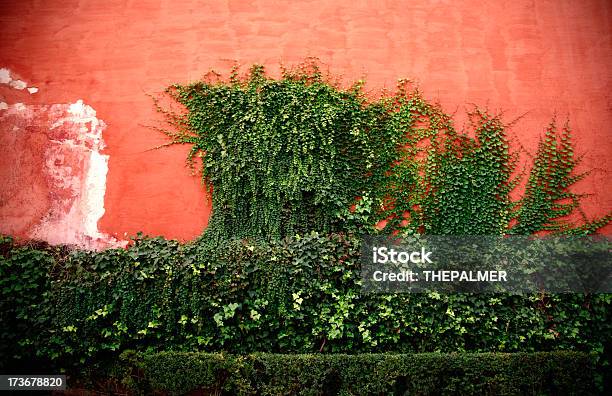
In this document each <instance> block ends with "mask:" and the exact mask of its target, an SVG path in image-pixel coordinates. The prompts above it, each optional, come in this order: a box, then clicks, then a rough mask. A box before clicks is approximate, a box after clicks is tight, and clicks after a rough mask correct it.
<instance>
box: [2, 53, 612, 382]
mask: <svg viewBox="0 0 612 396" xmlns="http://www.w3.org/2000/svg"><path fill="white" fill-rule="evenodd" d="M328 81H329V79H327V78H324V77H323V75H322V74H321V73H320V71H319V69H318V68H317V67H316V65H314V64H310V65H306V66H303V67H301V68H298V69H296V70H293V71H287V70H286V71H284V72H283V75H282V78H281V79H279V80H273V79H271V78H269V77H267V76H266V75H265V74H264V73H263V70H262V69H261V68H260V67H254V68H253V69H252V70H251V72H250V73H249V74H248V75H247V76H246V77H245V78H239V77H238V75H237V71H235V72H234V73H233V74H232V76H231V77H230V79H229V81H227V82H225V81H216V82H215V81H207V82H197V83H194V84H191V85H187V86H181V85H176V86H173V87H171V88H170V89H169V91H168V92H169V93H170V94H171V96H172V97H173V98H174V99H176V100H177V101H178V102H180V103H181V104H182V105H184V106H185V107H186V110H187V111H186V112H185V113H181V112H178V113H177V112H173V111H167V110H165V109H163V108H162V107H161V105H159V104H158V109H159V110H160V111H163V112H164V113H165V114H166V116H167V120H168V121H169V122H170V123H171V125H172V127H173V129H172V130H170V131H169V130H165V132H166V133H167V134H168V135H169V136H170V137H171V138H172V140H171V142H170V143H171V144H173V143H186V144H190V145H192V150H191V152H190V156H189V159H190V161H192V160H194V158H195V157H196V156H198V155H200V156H202V157H203V162H202V175H203V178H204V180H205V181H206V182H207V183H208V186H209V187H210V188H211V190H212V201H213V209H214V210H213V215H212V218H211V221H210V224H209V227H208V229H207V231H206V232H205V234H204V235H203V237H202V238H200V239H198V240H196V241H194V242H192V243H188V244H179V243H178V242H176V241H168V240H164V239H162V238H154V239H150V238H142V237H138V238H136V239H135V240H134V241H133V245H132V246H131V247H129V248H128V249H108V250H106V251H101V252H87V251H79V250H67V249H64V248H50V247H42V246H17V245H15V244H14V243H13V241H12V240H11V239H10V238H2V239H0V260H1V261H0V293H1V294H0V358H1V360H0V366H1V367H2V368H3V369H4V370H6V369H7V367H17V366H14V365H15V364H25V365H30V364H31V362H33V361H38V362H39V363H40V364H42V365H43V367H53V368H57V369H59V368H62V369H67V370H72V371H77V372H81V373H82V371H83V370H98V369H101V368H103V367H105V366H108V365H109V364H110V363H114V362H116V360H117V357H118V356H119V354H120V353H121V352H122V351H125V350H133V351H135V352H136V353H137V354H140V353H145V354H146V355H144V356H145V357H144V358H143V359H144V360H142V362H141V363H139V364H141V365H142V366H141V368H142V370H144V371H145V372H147V373H148V374H147V375H148V376H149V377H147V379H148V380H149V381H150V382H151V384H152V385H154V386H155V387H157V386H159V387H160V388H162V389H168V390H174V391H182V390H186V389H187V388H189V389H191V386H193V385H198V386H200V385H204V386H206V385H207V384H209V385H210V386H218V385H219V383H218V381H219V380H221V379H223V378H228V377H227V375H230V374H231V375H233V374H232V373H234V371H235V370H237V371H236V373H238V374H236V375H237V377H235V380H236V381H235V382H231V386H239V388H232V390H238V389H242V388H240V386H242V385H244V386H252V387H255V388H256V389H260V390H261V392H264V393H265V392H269V393H274V391H275V389H280V388H283V389H284V388H285V387H287V388H289V389H293V388H292V387H296V386H298V385H297V384H296V383H295V381H297V380H298V379H296V377H295V376H291V375H285V374H283V371H282V370H281V368H285V369H287V370H289V371H290V370H294V371H295V370H298V371H296V372H299V373H300V376H301V377H298V378H301V380H302V381H304V383H303V386H304V387H305V388H304V389H306V390H311V391H312V392H311V393H312V394H318V393H320V392H321V390H327V389H326V388H325V387H327V386H328V385H329V386H337V387H339V388H338V389H344V390H345V391H347V392H353V393H354V394H359V393H368V392H369V391H370V390H373V391H375V392H376V391H377V389H383V390H381V392H382V391H384V390H385V389H388V388H386V387H387V386H399V387H400V388H401V387H407V388H408V389H411V390H413V391H415V392H417V393H419V392H421V393H424V394H427V393H431V392H432V389H434V388H432V387H437V386H440V387H442V388H440V389H442V391H443V392H446V391H448V392H453V391H460V392H465V393H480V392H482V391H484V392H487V391H490V392H492V393H510V394H511V393H516V392H515V391H516V390H517V389H518V390H519V391H520V392H522V391H523V390H525V391H527V392H530V391H532V392H533V393H538V392H540V391H542V392H548V391H549V390H554V391H556V390H557V389H560V388H559V387H560V386H565V385H564V384H567V383H568V378H570V376H571V375H574V374H573V373H575V369H576V368H577V367H579V366H578V364H580V365H581V366H585V365H586V366H588V364H587V363H586V362H582V360H581V359H584V355H573V354H567V355H563V354H561V355H555V356H556V357H555V358H554V359H548V360H541V358H540V357H538V356H548V355H515V356H508V355H487V356H488V358H487V359H488V360H486V359H485V360H483V358H478V357H470V356H464V355H457V356H455V355H453V356H441V355H431V356H429V355H427V356H423V357H414V359H407V358H405V357H401V356H398V355H389V356H388V357H387V356H386V355H362V356H360V357H356V358H354V359H353V358H349V357H346V356H329V357H325V356H323V357H315V356H294V357H283V356H281V355H257V356H248V357H242V358H241V357H231V358H230V357H226V356H225V355H223V356H222V355H175V354H172V353H169V354H166V355H164V354H155V353H157V352H162V351H175V352H177V351H180V352H187V351H191V352H192V351H200V352H205V353H215V352H223V353H232V354H240V355H245V354H251V353H257V352H269V353H282V354H284V353H299V354H303V353H318V352H333V353H372V352H375V353H379V352H392V353H422V352H533V351H558V350H576V351H584V352H590V353H593V354H592V355H591V357H592V358H593V361H594V362H595V364H596V365H597V367H598V372H599V378H601V376H602V375H603V374H605V373H607V371H606V370H608V368H607V366H606V365H607V364H608V362H609V360H610V359H609V354H610V344H609V343H610V340H611V339H612V337H611V335H612V331H611V330H612V320H611V319H612V318H611V312H612V311H611V310H610V303H611V301H612V296H610V295H605V294H599V295H583V294H573V295H569V294H568V295H544V294H539V295H508V294H488V295H484V294H482V295H470V294H448V295H441V294H438V293H424V294H395V295H393V294H387V295H365V294H362V293H361V291H362V289H361V279H360V261H359V253H360V243H361V241H360V236H362V235H363V234H368V233H377V232H382V233H390V232H396V231H397V232H399V233H400V234H415V233H425V234H437V235H502V234H527V235H529V234H533V233H537V232H539V231H553V232H558V233H570V234H572V233H573V234H588V233H591V232H593V231H594V230H595V229H596V228H598V227H601V226H602V225H604V224H606V223H607V222H608V221H609V220H610V216H606V217H604V218H602V219H598V220H593V221H588V220H587V219H583V221H582V222H581V223H578V222H575V221H574V220H572V219H573V218H571V217H570V218H568V217H566V216H567V215H571V214H572V213H573V212H574V211H575V210H576V209H578V207H579V203H580V198H581V196H580V195H578V194H575V193H573V192H572V190H571V187H572V184H573V183H574V182H576V181H578V180H580V178H581V177H583V175H576V174H575V167H576V164H577V160H576V159H575V158H574V154H573V148H572V145H571V141H570V133H569V129H568V128H564V129H563V131H561V132H559V131H557V129H556V127H555V125H554V123H553V124H552V125H551V127H550V128H549V129H548V131H547V133H546V135H545V137H544V139H543V140H542V142H541V143H540V147H539V150H538V152H537V153H536V156H535V159H534V162H533V165H532V167H531V170H530V172H529V177H528V180H527V187H526V190H525V193H524V194H523V196H522V198H521V199H519V200H518V201H513V200H512V199H511V198H510V196H511V195H510V193H511V191H512V190H513V189H514V187H515V186H516V185H517V184H518V183H519V178H518V177H516V176H515V173H516V172H515V166H516V163H517V161H518V155H517V153H513V152H512V151H511V150H510V147H509V144H508V141H507V138H506V126H505V125H504V124H503V122H502V120H501V118H500V117H499V116H495V115H490V114H488V113H486V112H483V111H480V110H477V109H476V110H474V112H473V113H472V114H471V115H470V116H471V121H472V127H473V128H472V129H473V130H472V131H471V132H465V133H463V132H457V131H456V130H455V129H454V127H453V124H452V120H451V118H450V117H449V116H448V115H446V114H444V113H443V112H442V110H441V109H440V108H439V107H438V106H436V105H433V104H431V103H428V102H427V101H425V100H424V99H423V98H422V96H421V95H420V94H419V93H418V92H417V91H412V90H410V89H409V87H408V84H407V83H406V82H401V83H400V84H399V86H398V89H397V91H396V92H395V93H394V94H393V95H390V96H385V97H382V98H380V99H379V100H371V99H368V98H367V96H366V95H365V94H364V93H363V92H362V90H361V84H356V85H354V86H353V87H351V88H349V89H342V88H340V87H338V86H336V85H333V84H331V83H329V82H328ZM351 206H352V207H351ZM381 220H385V221H386V226H385V227H384V228H383V229H382V230H378V229H376V228H375V227H374V225H375V224H376V223H377V222H379V221H381ZM176 356H181V357H184V361H183V360H182V358H178V359H177V358H176ZM551 356H552V355H551ZM557 357H559V359H560V360H559V359H557ZM489 358H490V359H489ZM419 359H422V360H419ZM579 360H580V361H581V363H577V362H578V361H579ZM306 361H307V362H308V363H312V364H313V367H314V368H313V369H312V370H313V371H312V372H304V371H305V370H303V368H302V367H303V365H304V364H305V363H304V362H306ZM522 361H524V364H525V367H524V368H522V367H518V366H520V364H519V362H522ZM198 362H202V365H203V366H202V367H199V366H198V367H199V368H198V367H196V368H194V370H200V371H198V372H200V373H201V374H199V377H197V378H193V380H192V379H191V378H189V377H187V376H179V377H177V379H176V381H178V382H174V383H170V382H168V381H170V380H171V379H170V377H168V375H169V372H167V373H165V374H162V373H161V371H163V370H166V369H167V368H168V367H172V370H178V369H179V368H180V367H181V366H180V365H182V364H184V365H186V367H185V368H184V369H185V370H191V369H190V368H189V367H195V366H194V365H198V364H200V363H198ZM377 362H380V364H379V363H377ZM572 362H573V363H572ZM425 363H427V364H431V365H432V367H433V369H434V370H440V371H439V373H440V375H443V376H444V380H448V382H444V383H433V384H432V383H431V381H430V379H428V378H430V377H428V376H429V375H430V374H429V373H423V375H424V376H425V377H418V374H414V371H415V370H417V369H418V368H419V367H420V366H419V365H420V364H425ZM486 364H489V365H490V366H486V367H485V366H483V365H486ZM574 364H575V365H574ZM177 365H178V366H177ZM368 365H379V366H376V367H380V371H379V372H372V371H371V370H365V369H364V368H363V367H365V366H368ZM83 367H84V368H85V369H84V368H83ZM217 367H223V370H225V371H224V374H223V375H219V373H218V372H216V371H215V370H217ZM340 367H342V368H343V369H342V370H340ZM344 368H345V369H344ZM147 370H148V371H147ZM160 370H161V371H160ZM211 370H212V371H211ZM232 370H234V371H232ZM244 370H247V371H248V372H244ZM249 370H250V371H249ZM330 370H331V371H330ZM364 370H365V371H366V376H363V375H364ZM483 370H484V371H483ZM557 371H559V372H557ZM483 373H484V374H485V375H488V377H482V378H481V376H482V375H483ZM530 373H531V374H533V375H531V376H530V375H529V374H530ZM408 374H410V375H411V376H415V377H414V378H422V383H420V385H417V383H416V382H411V381H413V380H409V379H408V377H407V375H408ZM583 374H584V375H585V376H586V377H588V376H589V375H590V373H588V372H587V373H586V374H585V373H583ZM231 375H230V377H231ZM576 375H578V374H576ZM585 376H578V377H577V378H578V379H577V384H576V386H577V387H578V388H569V389H570V390H572V389H581V388H580V387H582V386H588V384H587V383H588V381H587V380H586V379H585V378H586V377H585ZM463 377H465V378H464V379H463ZM232 378H234V377H232ZM411 378H412V377H411ZM541 378H546V380H545V382H544V383H540V379H541ZM468 379H470V381H471V380H472V379H473V380H474V381H475V382H474V385H473V386H474V387H470V386H471V385H470V383H469V381H468ZM477 379H478V380H477ZM481 379H482V380H481ZM557 379H558V381H559V382H555V381H557ZM370 380H371V382H368V381H370ZM583 380H584V381H586V382H583ZM215 381H217V382H215ZM232 381H233V380H232ZM253 381H254V382H253ZM326 381H327V382H326ZM330 381H331V382H330ZM366 382H368V383H366ZM228 384H230V382H228ZM241 384H242V385H241ZM393 384H395V385H393ZM398 384H399V385H398ZM538 384H539V385H538ZM585 384H587V385H585ZM353 385H354V386H355V387H359V388H351V386H353ZM228 386H230V385H228ZM347 386H348V387H349V388H347ZM419 386H420V387H419ZM567 386H570V387H571V386H572V385H571V384H569V385H567ZM260 387H261V388H260ZM270 387H272V388H270ZM274 387H277V388H274ZM379 387H380V388H379ZM414 387H417V388H414ZM402 389H403V388H402ZM435 389H438V388H435ZM442 391H441V392H442ZM555 393H556V392H555Z"/></svg>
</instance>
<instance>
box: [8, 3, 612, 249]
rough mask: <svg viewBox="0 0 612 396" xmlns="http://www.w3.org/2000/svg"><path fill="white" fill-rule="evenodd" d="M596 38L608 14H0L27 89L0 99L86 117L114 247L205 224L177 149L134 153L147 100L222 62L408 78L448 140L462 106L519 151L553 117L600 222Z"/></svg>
mask: <svg viewBox="0 0 612 396" xmlns="http://www.w3.org/2000/svg"><path fill="white" fill-rule="evenodd" d="M611 33H612V2H610V1H609V0H583V1H575V0H548V1H546V0H503V1H502V0H496V1H480V0H464V1H451V0H448V1H445V0H429V1H426V0H416V1H390V0H389V1H361V0H351V1H345V0H342V1H265V0H255V1H237V0H235V1H221V0H217V1H193V0H191V1H190V0H172V1H170V0H139V1H135V0H105V1H97V0H91V1H88V0H72V1H69V0H36V1H32V0H21V1H12V0H0V38H1V39H0V67H7V68H9V69H10V70H11V71H13V72H15V73H17V74H18V75H19V76H20V77H22V78H23V79H26V80H27V81H28V82H29V83H31V84H33V85H35V86H36V87H38V88H39V89H40V91H39V92H38V93H37V94H35V95H29V96H28V95H25V94H19V95H21V96H19V97H16V96H15V95H17V94H12V93H8V92H4V91H1V90H0V95H4V99H5V101H7V100H13V101H17V100H19V101H23V102H25V103H27V104H50V103H73V102H75V101H76V100H78V99H82V100H83V101H84V102H85V103H87V104H88V105H90V106H92V107H93V108H94V109H95V110H96V111H97V117H98V118H100V119H101V120H104V122H105V123H106V124H107V128H106V130H105V131H104V140H105V141H106V144H107V148H106V149H105V150H104V151H103V152H104V153H105V154H108V155H109V156H110V161H109V172H108V176H107V184H106V195H105V200H104V202H105V208H106V212H105V214H104V216H103V217H102V218H101V220H100V222H99V224H98V226H99V228H100V230H101V231H103V232H106V233H108V234H111V235H116V236H117V237H119V238H122V237H123V236H124V233H128V234H134V233H136V232H137V231H141V230H142V231H144V232H146V233H149V234H151V235H160V234H161V235H164V236H166V237H174V238H180V239H189V238H192V237H194V236H196V235H198V234H199V233H200V232H201V231H202V229H203V228H204V227H205V225H206V223H207V221H208V217H209V213H210V206H209V203H208V202H207V200H206V199H205V193H204V189H203V187H202V185H201V183H200V180H199V179H198V178H197V177H193V176H191V175H190V173H189V171H188V169H187V168H186V167H185V163H184V159H185V154H186V150H187V148H186V147H174V148H170V149H165V150H154V151H151V150H150V149H151V148H153V147H155V146H156V145H158V144H160V143H163V142H164V139H163V137H162V136H161V135H158V134H156V133H154V132H152V131H151V130H150V129H148V128H146V127H145V126H144V125H146V124H150V123H151V122H152V120H155V119H156V118H157V115H156V114H155V112H154V110H153V106H152V103H151V100H150V98H149V97H147V96H146V94H147V93H154V92H158V91H161V90H162V89H163V88H164V87H166V86H167V85H169V84H170V83H173V82H187V81H191V80H195V79H198V78H199V77H200V76H202V75H203V74H204V73H205V72H206V71H208V70H209V69H210V68H211V67H212V68H215V69H217V70H219V71H227V70H228V69H229V67H230V66H231V60H237V61H239V62H240V63H241V64H243V65H248V64H251V63H253V62H259V63H263V64H265V65H269V66H271V67H272V68H274V67H276V66H277V65H278V64H279V62H285V63H288V64H292V63H296V62H299V61H300V60H302V59H303V58H304V57H306V56H316V57H319V58H320V59H321V60H322V61H323V62H324V63H326V64H328V65H329V66H330V68H331V70H332V72H334V73H339V74H342V75H343V76H344V77H345V78H346V79H347V80H354V79H358V78H361V77H366V79H367V81H368V87H370V88H375V89H378V88H381V87H385V86H386V87H389V88H392V87H393V86H394V85H395V81H396V80H397V79H398V78H400V77H407V78H411V79H413V80H415V81H417V82H418V83H419V85H420V87H421V88H422V90H423V91H424V93H425V95H426V96H427V97H429V98H431V99H434V100H439V101H440V102H441V104H442V105H443V106H444V107H445V108H446V109H447V110H448V111H450V112H455V111H456V112H457V120H458V123H459V124H458V125H459V126H460V125H461V123H462V122H463V120H464V119H465V117H464V116H463V113H464V108H465V105H466V104H469V103H476V104H481V105H488V106H489V108H490V109H501V110H504V111H505V114H506V119H508V120H511V119H513V118H515V117H518V116H520V115H523V114H524V117H523V118H522V119H521V120H520V121H519V122H518V123H517V124H516V125H515V126H514V127H513V130H512V131H513V132H512V133H513V134H514V135H515V136H517V137H518V138H519V140H520V141H521V142H522V144H523V145H524V146H525V147H527V148H528V149H529V150H532V151H535V143H536V141H537V138H538V136H539V134H541V133H542V131H543V128H544V127H545V126H546V124H547V123H548V122H549V121H550V119H551V117H552V115H553V114H554V113H555V112H556V113H557V114H558V116H559V117H560V118H565V117H569V118H570V120H571V124H572V125H573V127H574V130H575V132H576V140H577V147H578V149H579V152H582V153H584V154H585V160H584V165H585V167H590V168H595V170H594V172H593V173H592V175H591V176H590V177H589V178H588V180H586V181H584V182H581V184H580V185H579V186H578V187H579V190H581V191H585V192H592V193H593V194H594V195H593V196H591V197H589V198H588V199H587V200H586V202H585V211H586V213H587V215H589V216H594V215H602V214H605V213H607V212H610V211H612V195H611V194H610V191H609V188H610V186H611V185H612V174H611V173H610V170H611V164H612V160H611V159H610V153H611V152H612V127H611V126H612V107H611V106H612V105H611V103H612V102H611V92H612V74H611V72H610V67H611V66H612V38H611V37H612V34H611ZM11 95H12V96H11ZM0 150H1V149H0ZM4 150H9V148H7V147H5V148H4ZM3 166H4V165H3ZM0 188H3V187H0ZM4 188H8V187H4ZM28 199H30V200H31V204H32V205H33V206H36V204H37V202H38V200H40V201H44V199H45V198H44V197H41V196H40V195H38V196H37V195H36V194H32V195H31V196H30V198H28ZM26 204H27V202H26ZM611 232H612V228H611V227H607V228H606V233H611Z"/></svg>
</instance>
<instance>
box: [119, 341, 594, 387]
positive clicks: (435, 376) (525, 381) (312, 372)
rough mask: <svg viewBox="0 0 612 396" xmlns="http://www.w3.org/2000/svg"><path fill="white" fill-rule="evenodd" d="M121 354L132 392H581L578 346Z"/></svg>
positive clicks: (583, 367) (582, 360) (583, 380)
mask: <svg viewBox="0 0 612 396" xmlns="http://www.w3.org/2000/svg"><path fill="white" fill-rule="evenodd" d="M125 355H127V356H129V357H128V358H127V359H124V361H125V362H127V363H128V365H127V367H128V368H131V370H130V371H129V372H130V373H132V374H135V375H134V376H132V377H129V379H128V382H129V383H130V384H131V386H132V387H133V389H134V390H136V391H137V393H151V392H164V393H166V392H167V393H170V394H185V393H188V392H190V391H195V390H201V391H203V392H204V394H228V395H248V394H258V395H383V394H384V395H404V394H410V395H448V394H453V395H454V394H462V395H517V394H524V395H542V394H550V395H584V394H593V393H594V392H596V388H595V383H594V378H593V370H592V368H593V367H592V361H591V359H590V357H589V356H588V355H587V354H585V353H579V352H564V351H558V352H538V353H512V354H508V353H479V354H474V353H460V354H443V353H424V354H390V353H387V354H358V355H345V354H301V355H283V354H252V355H224V354H210V353H188V352H160V353H155V354H144V355H133V354H129V355H128V354H125Z"/></svg>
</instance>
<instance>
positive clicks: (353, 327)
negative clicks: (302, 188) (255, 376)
mask: <svg viewBox="0 0 612 396" xmlns="http://www.w3.org/2000/svg"><path fill="white" fill-rule="evenodd" d="M25 252H28V254H25ZM359 254H360V243H359V239H358V238H356V237H351V236H343V235H339V234H330V235H319V234H316V233H311V234H308V235H305V236H302V237H294V238H286V239H283V240H280V241H272V242H261V241H260V242H256V241H249V240H235V241H228V242H226V243H225V244H222V245H215V246H211V245H210V244H209V243H207V242H206V241H196V242H194V243H191V244H186V245H181V244H179V243H178V242H175V241H167V240H164V239H161V238H154V239H149V238H138V239H136V240H135V241H134V245H133V246H131V247H130V248H129V249H109V250H106V251H102V252H85V251H72V252H70V254H68V255H53V254H51V253H49V251H44V250H42V251H41V250H37V249H28V248H21V247H11V248H10V249H6V248H5V255H4V256H3V259H2V260H3V261H2V263H0V268H2V271H4V272H5V273H6V272H7V271H14V273H15V274H16V275H15V276H17V277H18V278H19V277H20V278H26V277H29V276H30V275H27V274H28V272H29V271H31V266H32V264H31V263H30V262H31V259H32V257H42V258H44V260H41V261H38V262H37V265H36V269H37V273H38V274H40V276H39V275H36V279H39V278H40V279H46V281H45V282H44V283H43V284H42V286H41V287H39V288H32V289H31V291H29V292H28V294H27V298H28V301H31V303H28V304H27V305H24V306H23V308H22V306H21V305H16V304H15V302H16V301H21V300H20V299H23V298H24V293H23V292H22V291H21V290H17V289H16V288H15V287H5V288H3V295H2V314H3V317H2V319H3V320H2V323H1V325H0V326H1V327H2V329H1V331H0V334H2V337H3V339H2V340H1V341H2V344H3V346H4V347H5V348H7V349H9V351H8V353H7V354H3V356H2V357H3V359H8V358H9V357H11V356H19V357H20V358H21V360H22V361H23V360H26V361H31V360H35V359H37V358H38V359H42V360H44V361H46V362H50V363H51V364H52V365H54V366H55V367H64V368H66V369H70V370H77V371H78V370H80V367H90V368H92V369H93V368H95V367H98V366H97V365H99V367H102V366H103V365H104V364H105V362H106V363H108V362H112V361H113V360H115V359H116V356H117V355H118V354H119V353H120V352H121V351H123V350H126V349H131V350H135V351H141V352H142V351H145V352H147V351H148V352H156V351H166V350H174V351H204V352H229V353H236V354H247V353H253V352H273V353H313V352H333V353H371V352H394V353H417V352H466V351H469V352H497V351H499V352H519V351H521V352H531V351H550V350H581V351H585V352H594V353H595V354H596V355H597V356H598V359H599V360H600V363H601V364H604V363H605V361H607V358H606V357H605V356H606V354H607V353H609V349H608V348H609V347H610V345H609V344H608V343H609V340H610V339H611V338H612V337H611V334H612V332H611V328H612V320H611V319H612V318H611V317H610V316H611V314H610V312H612V311H611V310H610V302H611V296H610V295H605V294H600V295H579V294H574V295H569V294H568V295H524V296H520V295H501V294H500V295H498V294H488V295H487V294H482V295H470V294H453V295H440V294H437V293H428V294H397V295H362V294H361V293H360V291H361V287H360V283H361V276H360V272H359V271H360V260H359ZM21 260H25V261H24V262H22V261H21ZM16 263H19V264H16ZM42 274H44V276H43V275H42ZM15 306H18V310H17V311H16V310H15V309H13V310H11V307H15ZM26 306H27V307H28V308H27V310H28V312H32V313H33V314H28V315H25V314H22V313H21V312H22V311H23V310H25V309H26V308H25V307H26ZM16 321H17V322H16ZM13 323H21V324H20V326H19V327H15V326H14V325H13ZM4 363H5V365H6V364H8V362H7V361H6V360H4ZM601 367H602V368H603V366H601Z"/></svg>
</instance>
